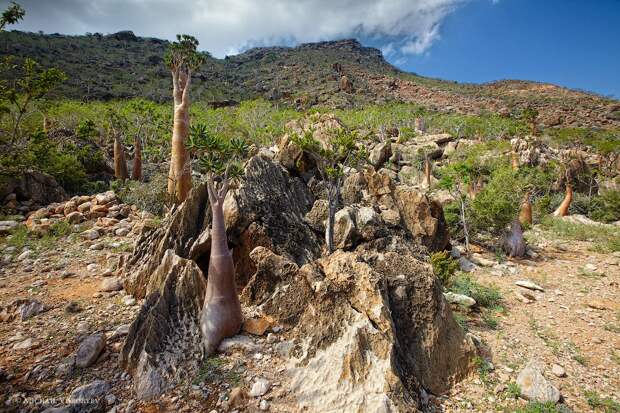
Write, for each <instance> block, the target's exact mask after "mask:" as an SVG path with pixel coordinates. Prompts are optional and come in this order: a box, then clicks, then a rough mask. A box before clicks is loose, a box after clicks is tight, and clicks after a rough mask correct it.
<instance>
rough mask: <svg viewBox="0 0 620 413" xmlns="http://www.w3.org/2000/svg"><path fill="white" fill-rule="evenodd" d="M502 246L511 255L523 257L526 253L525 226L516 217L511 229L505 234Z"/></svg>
mask: <svg viewBox="0 0 620 413" xmlns="http://www.w3.org/2000/svg"><path fill="white" fill-rule="evenodd" d="M502 248H503V249H504V252H506V255H508V256H509V257H515V258H519V257H523V256H524V255H525V239H524V238H523V228H521V223H520V222H519V220H518V219H515V220H514V221H513V222H512V225H511V226H510V231H509V232H508V233H507V234H506V235H505V236H504V240H503V243H502Z"/></svg>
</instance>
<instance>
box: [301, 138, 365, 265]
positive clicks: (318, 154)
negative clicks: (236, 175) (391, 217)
mask: <svg viewBox="0 0 620 413" xmlns="http://www.w3.org/2000/svg"><path fill="white" fill-rule="evenodd" d="M291 140H292V141H293V143H295V144H297V145H298V146H299V147H300V148H302V149H303V150H304V151H306V152H307V153H308V154H310V155H311V156H312V157H313V158H314V160H315V161H316V165H317V169H318V171H319V173H320V174H321V177H322V179H323V180H324V181H325V182H327V200H328V216H327V232H326V240H327V249H328V250H329V253H330V254H331V253H332V252H333V251H334V219H335V216H336V210H337V209H338V200H339V199H340V190H341V188H342V182H343V180H344V172H345V169H347V168H352V167H357V166H358V165H360V164H361V163H362V162H364V161H365V160H366V159H367V157H368V154H367V153H366V148H365V147H364V146H358V145H356V141H357V134H356V133H355V132H349V131H347V130H345V129H332V130H331V131H329V138H328V139H327V140H326V141H323V142H319V141H318V140H317V139H315V138H314V133H313V131H312V130H309V131H306V132H305V133H304V134H303V135H301V136H300V135H297V134H292V137H291Z"/></svg>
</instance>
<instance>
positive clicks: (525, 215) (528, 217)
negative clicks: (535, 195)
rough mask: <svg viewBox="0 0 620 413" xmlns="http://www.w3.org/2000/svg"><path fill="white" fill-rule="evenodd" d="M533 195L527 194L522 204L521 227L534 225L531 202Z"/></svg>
mask: <svg viewBox="0 0 620 413" xmlns="http://www.w3.org/2000/svg"><path fill="white" fill-rule="evenodd" d="M530 196H531V194H530V193H529V192H527V193H526V194H525V196H524V197H523V202H521V210H520V211H519V222H520V223H521V225H532V222H533V221H532V202H531V201H530Z"/></svg>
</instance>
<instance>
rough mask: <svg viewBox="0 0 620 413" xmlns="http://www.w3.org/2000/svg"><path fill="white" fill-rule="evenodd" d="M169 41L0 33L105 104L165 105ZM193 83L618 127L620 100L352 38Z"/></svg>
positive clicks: (229, 92) (265, 51)
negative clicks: (404, 54) (403, 58)
mask: <svg viewBox="0 0 620 413" xmlns="http://www.w3.org/2000/svg"><path fill="white" fill-rule="evenodd" d="M167 44H168V42H167V41H165V40H160V39H153V38H141V37H137V36H135V35H134V34H133V33H132V32H129V31H126V32H119V33H115V34H111V35H101V34H87V35H85V36H64V35H59V34H51V35H43V34H35V33H24V32H19V31H13V32H5V33H1V34H0V55H16V56H18V57H20V58H25V57H31V58H34V59H36V60H37V61H39V62H40V63H41V64H42V65H44V66H56V67H59V68H60V69H62V70H64V71H65V72H66V73H67V74H68V75H69V80H68V81H67V82H65V84H64V85H63V86H62V87H61V88H60V89H59V92H58V93H59V95H60V96H62V97H68V98H74V99H87V100H92V99H95V100H109V99H120V98H129V97H145V98H149V99H152V100H156V101H165V100H168V99H170V90H169V89H170V75H169V73H168V71H167V69H166V68H165V66H164V64H163V55H164V53H165V50H166V47H167ZM196 77H197V79H196V81H195V82H194V84H193V87H194V91H193V94H194V99H195V100H196V101H202V102H210V103H211V104H212V105H214V106H217V105H227V104H234V103H235V102H238V101H241V100H244V99H251V98H257V97H263V98H266V99H269V100H273V101H277V102H279V103H284V104H288V105H293V106H296V107H300V108H308V107H312V106H316V105H318V106H327V107H331V108H335V107H351V106H359V105H365V104H373V103H384V102H390V101H404V102H414V103H418V104H421V105H423V106H425V107H428V108H430V109H437V110H442V111H454V112H461V113H468V114H478V113H481V112H497V113H502V114H504V115H507V116H508V115H510V114H517V113H519V112H520V111H521V110H522V109H523V108H525V107H526V106H528V105H531V106H534V107H536V108H537V109H538V111H539V112H540V114H541V116H540V118H541V121H542V123H543V125H545V126H560V125H562V126H579V127H617V126H619V125H620V102H618V101H617V100H613V99H608V98H604V97H601V96H599V95H595V94H590V93H586V92H581V91H575V90H570V89H566V88H562V87H558V86H554V85H550V84H543V83H536V82H527V81H499V82H493V83H488V84H482V85H475V84H459V83H456V82H450V81H444V80H437V79H430V78H425V77H421V76H418V75H415V74H411V73H405V72H402V71H400V70H399V69H397V68H395V67H394V66H392V65H391V64H389V63H388V62H387V61H386V60H385V59H384V58H383V56H382V54H381V52H380V51H379V50H377V49H374V48H369V47H363V46H362V45H361V44H360V43H359V42H358V41H356V40H340V41H330V42H320V43H308V44H302V45H300V46H297V47H293V48H288V47H264V48H254V49H250V50H248V51H246V52H244V53H241V54H239V55H236V56H227V57H226V58H224V59H216V58H213V57H210V56H209V57H208V58H207V61H206V63H205V65H204V66H203V67H202V69H201V70H200V72H199V73H197V76H196Z"/></svg>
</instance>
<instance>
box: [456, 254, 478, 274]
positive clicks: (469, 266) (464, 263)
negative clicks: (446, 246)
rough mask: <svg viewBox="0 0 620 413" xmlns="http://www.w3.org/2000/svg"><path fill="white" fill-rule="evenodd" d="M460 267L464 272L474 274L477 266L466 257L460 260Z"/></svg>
mask: <svg viewBox="0 0 620 413" xmlns="http://www.w3.org/2000/svg"><path fill="white" fill-rule="evenodd" d="M459 267H460V268H461V271H463V272H472V271H473V270H475V269H476V265H475V264H474V263H473V262H471V261H469V260H468V259H467V258H465V257H461V258H459Z"/></svg>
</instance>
